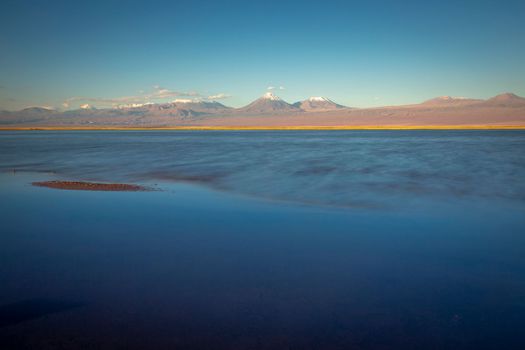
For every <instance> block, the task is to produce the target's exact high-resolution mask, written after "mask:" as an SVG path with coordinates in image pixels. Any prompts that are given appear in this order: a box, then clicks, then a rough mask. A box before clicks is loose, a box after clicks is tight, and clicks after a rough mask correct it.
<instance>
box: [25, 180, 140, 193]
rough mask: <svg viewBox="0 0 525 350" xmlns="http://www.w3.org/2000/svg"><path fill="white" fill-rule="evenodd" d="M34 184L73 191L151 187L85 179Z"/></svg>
mask: <svg viewBox="0 0 525 350" xmlns="http://www.w3.org/2000/svg"><path fill="white" fill-rule="evenodd" d="M33 186H38V187H48V188H55V189H58V190H73V191H119V192H137V191H148V190H149V189H148V188H146V187H144V186H140V185H132V184H123V183H99V182H84V181H40V182H33Z"/></svg>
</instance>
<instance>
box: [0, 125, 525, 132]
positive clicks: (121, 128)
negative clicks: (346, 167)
mask: <svg viewBox="0 0 525 350" xmlns="http://www.w3.org/2000/svg"><path fill="white" fill-rule="evenodd" d="M26 130H44V131H45V130H53V131H55V130H64V131H68V130H79V131H80V130H86V131H89V130H93V131H97V130H98V131H102V130H114V131H126V130H138V131H145V130H525V125H334V126H307V125H305V126H163V127H154V126H152V127H136V126H28V127H0V131H26Z"/></svg>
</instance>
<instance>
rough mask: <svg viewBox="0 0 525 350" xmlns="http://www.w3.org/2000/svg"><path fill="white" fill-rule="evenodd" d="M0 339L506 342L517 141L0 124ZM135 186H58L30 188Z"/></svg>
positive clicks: (523, 249)
mask: <svg viewBox="0 0 525 350" xmlns="http://www.w3.org/2000/svg"><path fill="white" fill-rule="evenodd" d="M0 150H1V152H0V170H1V172H0V216H1V220H0V259H1V263H0V348H2V349H56V348H87V349H90V348H96V349H115V348H126V349H151V348H157V349H171V348H176V349H290V348H297V349H498V348H501V349H522V348H525V336H524V335H523V328H524V327H525V299H524V296H525V235H524V232H525V215H524V214H525V180H524V179H525V132H522V131H328V132H324V131H314V132H304V131H293V132H281V131H278V132H275V131H272V132H251V131H250V132H191V131H189V132H186V131H184V132H178V131H177V132H171V131H168V132H135V131H133V132H91V131H90V132H40V131H39V132H1V133H0ZM56 179H64V180H72V181H77V180H93V181H105V182H106V181H107V182H125V183H137V184H144V185H147V186H152V187H154V188H156V189H159V190H160V191H151V192H96V191H93V192H91V191H64V190H55V189H49V188H42V187H34V186H31V183H32V182H34V181H46V180H56Z"/></svg>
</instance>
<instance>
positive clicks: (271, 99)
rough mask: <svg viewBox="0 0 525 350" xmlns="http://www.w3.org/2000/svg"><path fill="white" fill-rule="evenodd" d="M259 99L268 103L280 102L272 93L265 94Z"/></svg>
mask: <svg viewBox="0 0 525 350" xmlns="http://www.w3.org/2000/svg"><path fill="white" fill-rule="evenodd" d="M261 98H262V99H265V100H270V101H282V99H281V98H280V97H279V96H277V95H275V94H273V93H272V92H267V93H265V94H264V95H263V96H262V97H261Z"/></svg>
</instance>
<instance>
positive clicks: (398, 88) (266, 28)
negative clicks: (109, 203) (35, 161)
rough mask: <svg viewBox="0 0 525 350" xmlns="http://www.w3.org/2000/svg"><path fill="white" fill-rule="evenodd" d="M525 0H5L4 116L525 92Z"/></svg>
mask: <svg viewBox="0 0 525 350" xmlns="http://www.w3.org/2000/svg"><path fill="white" fill-rule="evenodd" d="M524 18H525V1H523V0H521V1H505V0H502V1H468V0H465V1H447V0H441V1H381V0H376V1H362V0H361V1H350V0H348V1H330V0H325V1H315V2H314V1H307V0H289V1H286V0H281V1H274V0H266V1H262V0H261V1H249V0H244V1H238V0H232V1H228V0H221V1H211V0H208V1H203V0H186V1H184V0H178V1H142V2H139V1H112V0H105V1H97V0H91V1H37V0H35V1H22V0H15V1H12V0H2V1H1V2H0V109H6V110H15V109H21V108H25V107H30V106H49V107H53V108H61V109H74V108H79V106H80V105H85V104H89V105H91V106H95V107H99V108H101V107H109V106H114V105H119V104H130V103H144V102H168V101H172V100H175V99H204V100H217V101H219V102H221V103H224V104H226V105H229V106H233V107H239V106H243V105H245V104H248V103H249V102H251V101H252V100H254V99H256V98H257V97H259V96H261V95H262V94H264V93H265V92H266V91H267V90H268V88H269V87H275V89H273V91H274V93H275V94H277V95H279V96H280V97H282V98H283V99H285V100H286V101H288V102H296V101H298V100H302V99H305V98H307V97H309V96H326V97H329V98H331V99H332V100H334V101H335V102H338V103H341V104H344V105H347V106H353V107H369V106H379V105H399V104H408V103H418V102H421V101H424V100H426V99H430V98H433V97H436V96H442V95H451V96H465V97H475V98H488V97H491V96H493V95H496V94H499V93H502V92H514V93H516V94H518V95H521V96H525V20H524Z"/></svg>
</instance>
